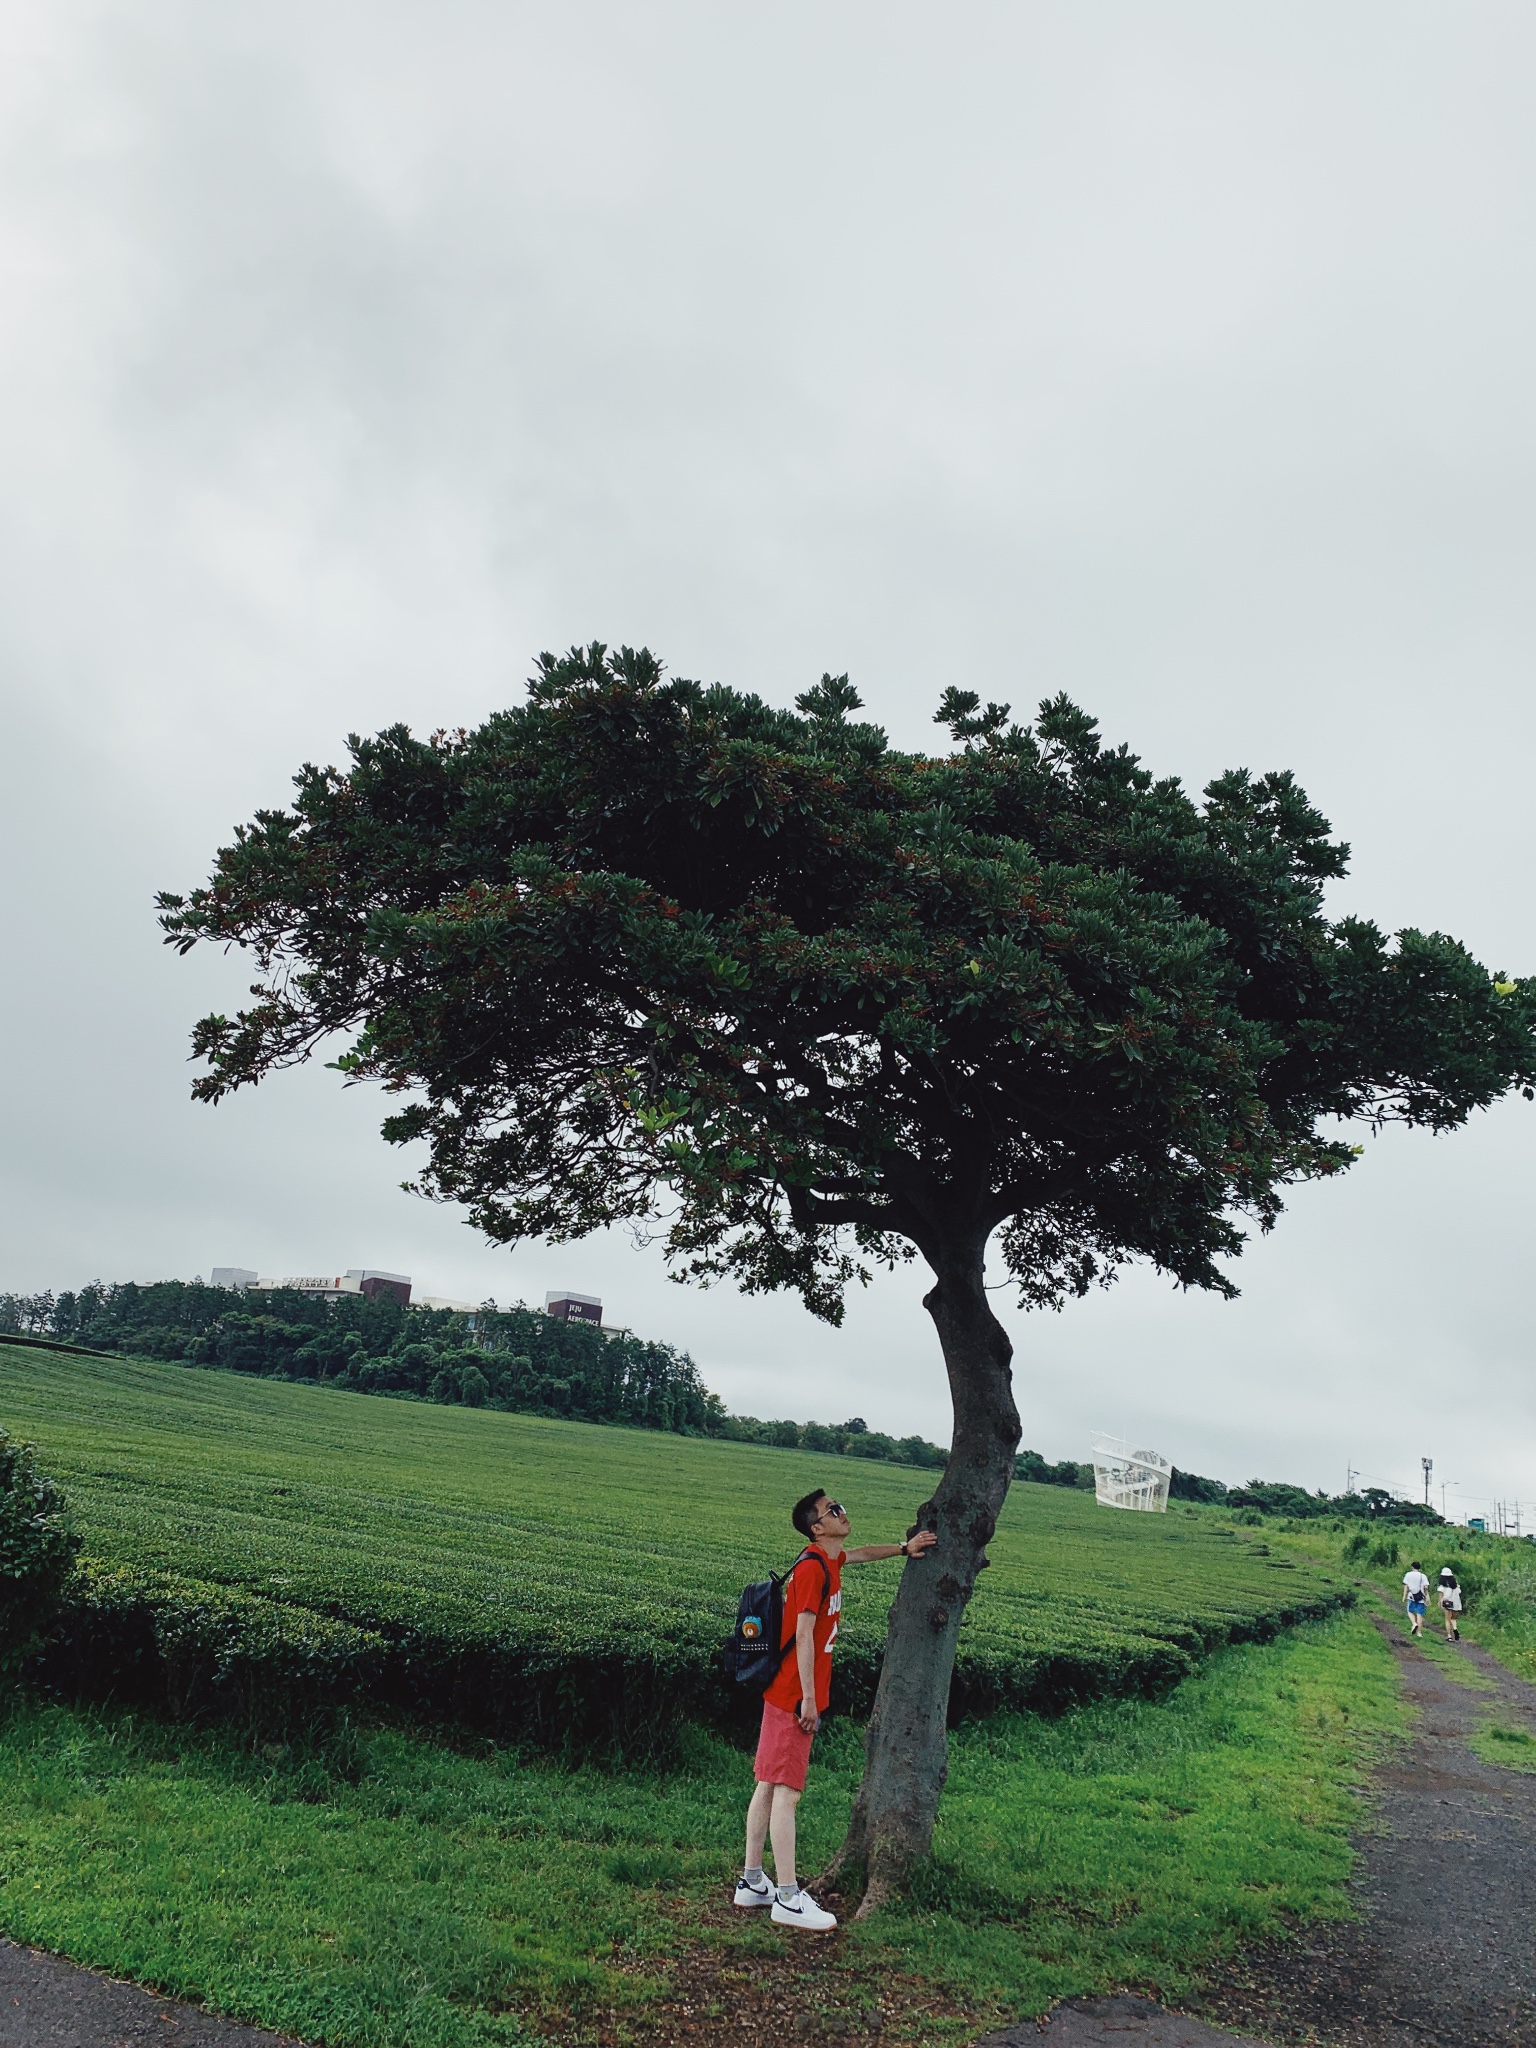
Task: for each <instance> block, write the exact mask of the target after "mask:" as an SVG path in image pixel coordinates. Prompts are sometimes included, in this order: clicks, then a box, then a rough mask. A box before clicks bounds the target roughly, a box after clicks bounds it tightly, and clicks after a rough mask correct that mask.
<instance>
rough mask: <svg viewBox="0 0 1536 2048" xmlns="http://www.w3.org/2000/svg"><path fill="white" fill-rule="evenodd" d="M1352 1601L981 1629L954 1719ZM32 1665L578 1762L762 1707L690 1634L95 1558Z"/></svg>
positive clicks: (872, 1672) (633, 1752)
mask: <svg viewBox="0 0 1536 2048" xmlns="http://www.w3.org/2000/svg"><path fill="white" fill-rule="evenodd" d="M1353 1597H1354V1596H1353V1593H1352V1592H1350V1591H1347V1590H1343V1591H1340V1592H1339V1593H1336V1594H1333V1595H1330V1596H1328V1597H1321V1598H1318V1597H1314V1598H1310V1599H1306V1600H1300V1601H1297V1602H1295V1603H1294V1604H1292V1605H1290V1606H1287V1607H1284V1608H1277V1609H1276V1610H1274V1611H1273V1612H1271V1613H1267V1614H1263V1615H1234V1616H1232V1617H1231V1618H1230V1621H1229V1622H1228V1623H1227V1624H1226V1625H1224V1626H1218V1627H1212V1626H1207V1627H1205V1628H1203V1629H1196V1628H1191V1629H1189V1630H1188V1631H1187V1640H1184V1641H1179V1640H1169V1639H1168V1638H1167V1637H1162V1638H1156V1637H1149V1636H1126V1637H1124V1638H1123V1639H1122V1640H1121V1641H1119V1642H1105V1643H1103V1644H1102V1646H1100V1647H1098V1648H1096V1649H1095V1650H1094V1651H1092V1652H1085V1651H1081V1650H1078V1651H1070V1650H1068V1651H1052V1650H1038V1649H1037V1650H1032V1649H1029V1648H1026V1647H1025V1646H1023V1645H1022V1644H1018V1645H1015V1644H1011V1643H1008V1642H1006V1641H1004V1640H1002V1639H1000V1638H998V1637H996V1636H983V1637H981V1638H980V1639H979V1640H973V1641H970V1642H965V1643H964V1644H963V1647H962V1652H961V1656H960V1658H959V1660H958V1663H957V1666H956V1672H955V1681H954V1687H953V1692H952V1696H951V1702H950V1717H951V1720H952V1721H953V1720H959V1719H961V1718H964V1717H968V1716H971V1715H976V1714H984V1713H991V1712H994V1711H996V1710H997V1709H999V1708H1014V1709H1027V1710H1030V1711H1033V1712H1037V1713H1057V1712H1061V1711H1064V1710H1065V1709H1067V1708H1069V1707H1072V1706H1077V1705H1081V1704H1083V1703H1085V1702H1087V1701H1090V1700H1095V1699H1103V1698H1106V1697H1113V1696H1125V1695H1144V1696H1154V1695H1156V1694H1158V1693H1161V1692H1164V1691H1166V1690H1167V1689H1168V1688H1169V1687H1170V1686H1172V1685H1175V1684H1177V1683H1178V1681H1179V1680H1180V1679H1182V1678H1185V1677H1187V1676H1188V1675H1189V1673H1190V1672H1192V1671H1193V1670H1194V1669H1195V1668H1196V1667H1197V1666H1198V1664H1199V1663H1200V1662H1201V1660H1202V1659H1203V1658H1204V1657H1205V1656H1208V1655H1209V1654H1210V1652H1211V1651H1212V1650H1213V1649H1217V1648H1220V1647H1221V1646H1222V1645H1223V1644H1224V1643H1228V1642H1240V1641H1251V1640H1264V1639H1267V1638H1269V1637H1271V1636H1273V1635H1275V1634H1277V1633H1278V1632H1279V1630H1280V1629H1282V1628H1285V1627H1289V1626H1292V1625H1294V1624H1295V1623H1297V1622H1300V1621H1304V1620H1309V1619H1317V1618H1321V1617H1322V1616H1323V1615H1325V1614H1326V1613H1328V1612H1329V1611H1330V1609H1332V1608H1335V1607H1337V1606H1339V1605H1342V1604H1347V1603H1348V1602H1349V1601H1351V1600H1352V1599H1353ZM967 1633H968V1634H969V1633H970V1632H969V1631H967ZM880 1661H881V1657H880V1652H879V1650H878V1649H877V1648H875V1647H873V1646H872V1645H869V1644H867V1643H865V1644H859V1643H851V1644H849V1645H847V1647H846V1650H845V1651H844V1653H843V1654H842V1655H841V1656H840V1657H839V1659H838V1661H837V1664H836V1665H835V1667H834V1673H835V1680H834V1694H833V1708H834V1711H840V1712H844V1713H851V1714H864V1713H867V1712H868V1710H869V1708H870V1706H871V1705H872V1703H873V1700H874V1693H875V1687H876V1684H877V1683H878V1680H879V1675H880ZM35 1675H36V1676H37V1678H38V1679H39V1680H40V1681H41V1683H42V1685H43V1686H44V1688H45V1690H47V1691H49V1692H52V1693H55V1694H58V1695H62V1696H67V1697H70V1698H74V1699H89V1700H94V1701H98V1702H100V1701H106V1700H117V1701H121V1702H123V1703H127V1704H132V1705H138V1706H143V1707H146V1708H149V1709H151V1710H152V1711H155V1712H158V1713H162V1714H165V1715H167V1716H169V1717H170V1718H172V1719H175V1720H180V1721H194V1722H195V1721H203V1720H212V1719H218V1720H221V1721H225V1722H229V1723H232V1724H233V1725H235V1726H236V1727H238V1728H240V1729H241V1730H242V1731H244V1732H245V1733H247V1734H248V1735H249V1736H250V1737H251V1738H252V1739H253V1740H257V1739H268V1740H281V1741H288V1740H293V1739H297V1738H311V1737H314V1736H315V1735H317V1734H323V1733H324V1731H325V1730H326V1728H327V1727H329V1726H330V1725H332V1724H333V1722H334V1720H335V1717H336V1716H337V1714H338V1713H339V1712H340V1711H341V1710H342V1709H353V1710H358V1711H369V1712H381V1713H384V1714H386V1715H388V1716H389V1717H390V1718H393V1719H400V1720H405V1721H408V1722H413V1723H418V1724H425V1725H438V1726H444V1725H446V1726H458V1727H462V1728H466V1729H472V1730H475V1731H477V1732H479V1733H482V1734H485V1735H489V1736H492V1737H494V1738H496V1739H498V1740H501V1741H512V1742H530V1743H534V1744H537V1745H538V1746H539V1747H541V1748H545V1749H550V1750H555V1751H557V1752H563V1753H567V1754H573V1755H574V1754H582V1755H591V1754H593V1753H598V1754H601V1753H604V1752H608V1753H616V1754H620V1755H623V1756H626V1757H629V1758H644V1757H664V1756H666V1755H668V1754H669V1753H670V1752H671V1751H672V1749H673V1747H674V1745H675V1741H676V1737H677V1734H678V1731H679V1729H680V1727H681V1726H682V1724H683V1723H684V1722H685V1721H688V1720H704V1721H709V1722H712V1723H714V1724H716V1725H724V1726H730V1725H733V1724H734V1725H738V1726H741V1727H743V1728H745V1727H747V1726H748V1725H749V1724H750V1725H752V1726H755V1720H756V1702H755V1699H754V1698H753V1697H752V1696H750V1695H747V1694H743V1693H741V1692H740V1691H738V1690H735V1689H732V1688H729V1687H727V1686H726V1685H725V1683H724V1682H723V1681H722V1680H721V1679H720V1678H719V1677H718V1676H717V1675H716V1674H715V1672H714V1671H713V1670H712V1669H711V1668H710V1667H709V1666H708V1664H707V1662H706V1661H705V1660H704V1659H702V1658H701V1657H700V1655H699V1653H698V1650H697V1649H696V1648H695V1647H693V1646H691V1645H689V1644H687V1643H680V1642H676V1641H673V1642H667V1641H664V1640H658V1639H656V1638H649V1639H647V1640H645V1641H644V1642H642V1643H639V1644H637V1646H636V1648H635V1649H634V1651H633V1652H626V1651H624V1650H621V1649H618V1648H605V1647H603V1646H600V1645H599V1644H597V1643H594V1642H592V1641H590V1640H588V1641H579V1640H571V1639H570V1638H569V1637H568V1636H567V1635H566V1634H565V1632H564V1631H562V1630H560V1629H558V1628H557V1629H554V1630H552V1631H550V1630H540V1631H539V1632H538V1633H536V1634H531V1633H525V1632H524V1631H523V1630H521V1629H519V1628H517V1627H516V1626H515V1625H514V1626H513V1627H511V1628H508V1627H506V1626H505V1624H504V1625H503V1627H502V1628H501V1629H500V1630H498V1631H492V1630H489V1629H487V1630H484V1631H479V1630H470V1629H464V1628H458V1629H453V1628H449V1629H431V1628H423V1627H420V1626H414V1627H413V1626H411V1625H409V1624H402V1623H401V1622H399V1621H393V1622H391V1621H390V1620H387V1619H384V1618H375V1625H372V1626H366V1625H360V1624H359V1623H358V1622H356V1621H347V1620H343V1619H340V1618H337V1617H335V1616H331V1615H327V1614H321V1613H316V1612H315V1611H314V1610H313V1609H311V1608H307V1607H300V1606H296V1605H293V1604H291V1603H288V1602H284V1601H281V1600H274V1599H272V1598H270V1597H268V1596H266V1595H262V1594H257V1593H252V1592H249V1591H247V1590H246V1589H245V1588H243V1587H239V1586H228V1585H220V1584H216V1583H213V1582H211V1581H208V1580H203V1579H192V1578H186V1577H183V1576H180V1575H177V1574H173V1573H168V1572H159V1571H152V1570H146V1569H144V1568H143V1567H140V1566H135V1565H125V1564H113V1563H108V1562H106V1561H104V1560H102V1559H99V1558H85V1559H82V1560H81V1561H80V1564H79V1566H78V1568H77V1570H76V1573H75V1576H74V1578H73V1580H72V1581H71V1583H70V1585H69V1587H68V1589H67V1592H66V1597H65V1605H64V1611H63V1615H62V1617H61V1620H60V1622H59V1624H58V1626H57V1628H56V1629H55V1631H54V1633H53V1635H52V1637H51V1639H50V1641H49V1643H48V1645H47V1647H46V1649H45V1651H44V1652H43V1654H42V1655H41V1657H40V1658H39V1660H38V1663H37V1666H36V1674H35Z"/></svg>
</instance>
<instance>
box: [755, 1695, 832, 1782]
mask: <svg viewBox="0 0 1536 2048" xmlns="http://www.w3.org/2000/svg"><path fill="white" fill-rule="evenodd" d="M815 1740H816V1738H815V1736H814V1735H807V1734H806V1732H805V1730H804V1729H803V1728H802V1727H801V1726H800V1723H799V1722H798V1721H797V1720H796V1719H795V1717H794V1715H793V1714H791V1713H790V1712H789V1711H788V1710H787V1709H786V1708H784V1707H770V1706H769V1704H768V1702H767V1701H766V1700H764V1701H763V1732H762V1734H761V1735H759V1736H758V1738H757V1761H756V1762H755V1763H754V1764H753V1766H752V1775H753V1776H754V1777H755V1778H756V1780H757V1782H758V1783H759V1785H787V1786H788V1787H789V1789H790V1791H791V1792H803V1791H804V1790H805V1769H806V1765H807V1764H808V1763H809V1762H810V1760H811V1744H812V1743H813V1742H814V1741H815Z"/></svg>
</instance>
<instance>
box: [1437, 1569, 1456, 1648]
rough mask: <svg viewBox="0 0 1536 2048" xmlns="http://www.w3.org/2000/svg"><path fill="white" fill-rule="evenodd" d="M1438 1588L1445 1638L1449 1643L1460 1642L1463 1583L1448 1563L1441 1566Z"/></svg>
mask: <svg viewBox="0 0 1536 2048" xmlns="http://www.w3.org/2000/svg"><path fill="white" fill-rule="evenodd" d="M1437 1590H1438V1592H1439V1595H1440V1612H1441V1613H1442V1614H1443V1615H1444V1616H1445V1640H1446V1641H1447V1642H1448V1643H1459V1642H1460V1641H1461V1623H1460V1622H1459V1621H1458V1620H1457V1616H1458V1615H1459V1614H1460V1613H1461V1584H1460V1581H1459V1580H1458V1579H1457V1577H1456V1574H1455V1573H1454V1572H1453V1571H1452V1570H1451V1568H1450V1566H1449V1565H1448V1564H1447V1565H1442V1566H1441V1567H1440V1584H1439V1587H1438V1589H1437Z"/></svg>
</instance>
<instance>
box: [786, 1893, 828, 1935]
mask: <svg viewBox="0 0 1536 2048" xmlns="http://www.w3.org/2000/svg"><path fill="white" fill-rule="evenodd" d="M773 1921H774V1925H775V1926H776V1927H810V1928H814V1929H815V1931H816V1932H817V1933H818V1934H825V1933H826V1931H827V1929H828V1928H830V1927H835V1926H836V1925H837V1915H836V1914H835V1913H829V1912H828V1911H827V1910H826V1908H825V1906H818V1905H817V1903H816V1901H815V1900H814V1899H813V1898H812V1897H811V1895H810V1893H809V1892H796V1893H795V1896H794V1897H793V1898H792V1899H789V1900H787V1901H786V1900H784V1899H781V1898H780V1897H779V1896H778V1893H777V1892H775V1893H774V1899H773Z"/></svg>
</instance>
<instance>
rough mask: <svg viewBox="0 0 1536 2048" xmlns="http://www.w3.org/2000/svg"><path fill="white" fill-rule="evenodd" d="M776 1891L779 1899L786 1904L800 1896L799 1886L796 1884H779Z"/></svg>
mask: <svg viewBox="0 0 1536 2048" xmlns="http://www.w3.org/2000/svg"><path fill="white" fill-rule="evenodd" d="M778 1891H779V1898H780V1900H781V1901H782V1903H783V1904H784V1905H786V1906H787V1905H789V1904H791V1903H792V1901H794V1900H795V1899H798V1898H799V1896H800V1887H799V1885H797V1884H781V1885H780V1886H779V1888H778Z"/></svg>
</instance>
